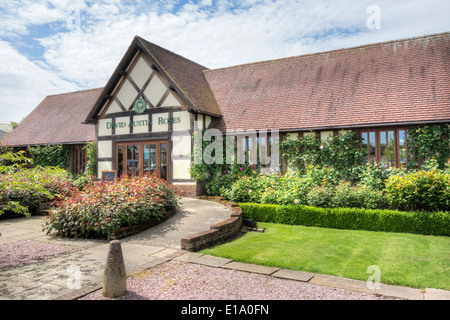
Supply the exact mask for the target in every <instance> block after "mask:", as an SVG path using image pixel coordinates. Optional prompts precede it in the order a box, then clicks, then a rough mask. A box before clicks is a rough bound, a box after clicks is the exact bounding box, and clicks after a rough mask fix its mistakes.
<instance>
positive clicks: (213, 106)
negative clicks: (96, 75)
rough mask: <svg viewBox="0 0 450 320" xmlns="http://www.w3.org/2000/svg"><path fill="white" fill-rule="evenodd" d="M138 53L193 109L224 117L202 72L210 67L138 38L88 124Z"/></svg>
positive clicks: (121, 63) (89, 117) (93, 108)
mask: <svg viewBox="0 0 450 320" xmlns="http://www.w3.org/2000/svg"><path fill="white" fill-rule="evenodd" d="M138 50H141V51H142V52H143V53H144V54H146V55H147V56H148V57H149V59H150V60H152V63H153V64H154V65H155V67H156V68H157V69H158V70H159V71H161V72H162V73H163V75H164V76H165V77H166V78H167V80H168V81H169V82H170V84H171V86H172V88H173V89H174V90H175V91H177V93H178V94H180V96H182V97H183V98H184V99H185V100H186V102H187V104H188V106H189V108H190V109H191V110H193V111H195V112H199V113H204V114H209V115H211V116H217V117H221V113H220V109H219V107H218V105H217V102H216V100H215V99H214V95H213V93H212V91H211V89H210V88H209V85H208V82H207V81H206V79H205V75H204V73H203V71H205V70H208V68H206V67H204V66H201V65H199V64H198V63H195V62H193V61H191V60H189V59H186V58H184V57H182V56H180V55H178V54H176V53H173V52H171V51H169V50H167V49H164V48H161V47H160V46H157V45H156V44H153V43H151V42H148V41H147V40H145V39H143V38H141V37H139V36H136V37H135V38H134V40H133V42H132V43H131V45H130V46H129V48H128V50H127V52H126V53H125V55H124V56H123V58H122V60H121V62H120V63H119V65H118V66H117V68H116V70H115V71H114V73H113V75H112V76H111V78H110V79H109V81H108V83H107V84H106V86H105V88H104V90H103V92H102V94H101V95H100V97H99V99H98V100H97V101H96V102H95V104H93V107H92V110H91V111H90V112H89V114H87V117H86V119H85V122H86V123H95V121H96V117H97V116H98V113H99V112H100V111H101V109H102V108H103V105H104V103H105V102H106V101H107V100H108V97H109V96H110V95H111V94H112V91H113V90H114V88H115V87H116V85H117V83H118V82H119V80H120V78H121V77H122V72H123V70H125V69H126V68H127V67H128V65H129V64H130V63H131V61H132V58H133V57H134V56H135V54H136V52H137V51H138Z"/></svg>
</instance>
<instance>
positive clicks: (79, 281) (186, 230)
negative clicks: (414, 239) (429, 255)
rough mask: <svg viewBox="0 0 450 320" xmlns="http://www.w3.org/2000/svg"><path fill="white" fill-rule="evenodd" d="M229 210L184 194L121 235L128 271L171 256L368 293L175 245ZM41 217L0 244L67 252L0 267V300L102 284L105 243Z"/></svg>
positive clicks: (8, 230) (7, 229) (398, 290)
mask: <svg viewBox="0 0 450 320" xmlns="http://www.w3.org/2000/svg"><path fill="white" fill-rule="evenodd" d="M229 215H230V211H229V209H228V208H226V207H224V206H222V205H220V204H217V203H215V202H211V201H206V200H198V199H189V198H183V199H182V205H181V206H180V208H179V209H178V210H177V212H176V214H175V215H174V216H173V217H172V218H171V219H169V220H167V221H165V222H164V223H161V224H160V225H158V226H154V227H152V228H150V229H148V230H146V231H144V232H142V233H140V234H137V235H135V236H131V237H128V238H125V239H122V240H121V242H122V251H123V255H124V260H125V264H126V270H127V275H131V274H133V273H136V272H140V271H143V270H146V269H149V268H152V267H155V266H157V265H160V264H162V263H165V262H168V261H171V260H175V261H181V262H186V263H195V264H201V265H204V266H210V267H215V268H225V269H233V270H240V271H246V272H253V273H259V274H265V275H268V276H273V277H277V278H283V279H288V280H295V281H303V282H309V283H314V284H318V285H322V286H329V287H333V288H344V289H350V290H355V291H359V292H370V290H369V291H368V289H367V284H366V283H365V281H357V280H351V279H344V278H339V277H332V276H327V275H320V274H313V273H307V272H300V271H290V270H280V269H278V268H269V267H263V266H258V265H251V264H243V263H237V262H234V261H231V260H229V259H224V258H219V257H213V256H209V255H203V254H201V253H193V252H186V251H183V250H180V239H181V238H182V237H184V236H188V235H191V234H193V233H197V232H199V231H203V230H207V229H209V227H210V226H211V225H212V224H215V223H217V222H220V221H223V220H225V219H227V218H228V217H229ZM42 220H43V217H32V218H29V219H27V218H23V219H11V220H3V221H0V233H1V234H2V235H1V237H0V245H1V244H7V243H13V242H17V241H20V240H34V241H39V242H43V243H56V244H63V245H66V246H68V247H70V248H71V249H72V251H71V252H70V253H64V254H60V255H58V256H56V257H53V258H49V259H46V260H41V261H39V262H34V263H29V264H26V265H23V266H20V267H16V268H10V269H4V270H0V300H11V299H12V300H48V299H76V298H78V297H80V296H82V295H84V294H87V293H90V292H93V291H95V290H98V289H100V288H101V287H102V277H103V271H104V268H105V260H106V256H107V252H108V247H109V242H108V241H102V240H84V239H61V238H55V237H51V236H47V235H45V234H44V233H43V232H42V231H41V223H42ZM1 258H2V255H1V252H0V259H1ZM376 293H377V294H381V295H387V296H392V297H398V298H403V299H417V300H422V299H446V300H450V291H445V290H436V289H426V290H425V292H424V291H421V290H419V289H412V288H404V287H396V286H387V285H384V284H382V289H381V290H379V291H377V292H376Z"/></svg>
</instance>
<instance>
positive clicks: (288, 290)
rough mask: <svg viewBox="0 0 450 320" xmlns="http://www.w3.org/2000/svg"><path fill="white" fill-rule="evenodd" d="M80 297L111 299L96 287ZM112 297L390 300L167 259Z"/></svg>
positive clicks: (143, 273) (129, 279)
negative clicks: (125, 289)
mask: <svg viewBox="0 0 450 320" xmlns="http://www.w3.org/2000/svg"><path fill="white" fill-rule="evenodd" d="M80 300H112V299H109V298H105V297H103V295H102V291H101V290H98V291H95V292H93V293H90V294H89V295H86V296H84V297H83V298H81V299H80ZM116 300H391V298H387V297H382V296H377V295H373V294H368V293H363V292H354V291H351V290H345V289H339V288H332V287H325V286H319V285H315V284H311V283H304V282H300V281H294V280H285V279H279V278H274V277H270V276H265V275H261V274H255V273H248V272H243V271H236V270H228V269H221V268H213V267H208V266H203V265H199V264H190V263H184V262H180V261H173V260H172V261H169V262H166V263H164V264H161V265H159V266H157V267H154V268H152V269H149V270H147V271H144V272H141V273H138V274H135V275H133V276H131V277H128V279H127V292H126V293H125V295H123V296H121V297H119V298H117V299H116Z"/></svg>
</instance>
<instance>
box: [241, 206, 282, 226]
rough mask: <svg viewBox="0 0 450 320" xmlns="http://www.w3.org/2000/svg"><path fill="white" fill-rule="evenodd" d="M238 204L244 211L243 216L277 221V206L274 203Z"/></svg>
mask: <svg viewBox="0 0 450 320" xmlns="http://www.w3.org/2000/svg"><path fill="white" fill-rule="evenodd" d="M239 206H240V207H241V208H242V212H244V218H246V219H250V220H255V221H260V222H274V223H277V222H278V219H277V208H278V205H274V204H258V205H257V204H254V203H241V204H239Z"/></svg>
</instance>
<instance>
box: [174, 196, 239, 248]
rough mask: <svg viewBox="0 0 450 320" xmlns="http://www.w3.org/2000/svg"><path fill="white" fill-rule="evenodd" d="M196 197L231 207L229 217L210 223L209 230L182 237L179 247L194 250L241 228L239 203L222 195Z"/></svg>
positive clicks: (222, 238) (215, 242)
mask: <svg viewBox="0 0 450 320" xmlns="http://www.w3.org/2000/svg"><path fill="white" fill-rule="evenodd" d="M197 198H198V199H201V200H208V201H214V202H217V203H220V204H222V205H224V206H226V207H228V208H230V209H231V215H230V218H228V219H226V220H224V221H222V222H219V223H216V224H214V225H212V226H211V227H210V229H209V230H205V231H201V232H198V233H196V234H193V235H190V236H187V237H184V238H182V239H181V249H182V250H186V251H193V252H195V251H199V250H201V249H204V248H206V247H209V246H211V245H215V244H218V243H222V242H224V241H226V240H228V239H231V238H233V237H235V236H236V234H237V233H238V232H239V231H240V230H241V228H242V216H243V214H242V209H241V208H240V207H239V205H238V204H237V203H235V202H231V201H228V200H226V199H225V198H223V197H216V196H199V197H197Z"/></svg>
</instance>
